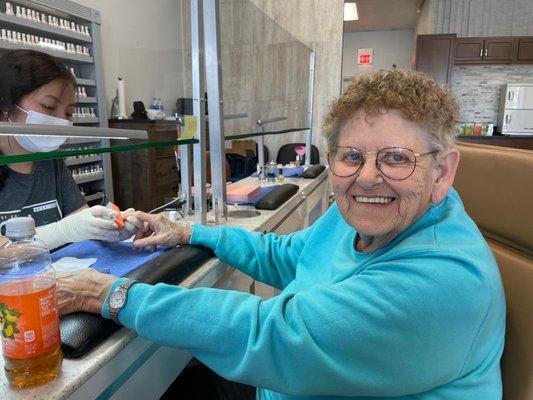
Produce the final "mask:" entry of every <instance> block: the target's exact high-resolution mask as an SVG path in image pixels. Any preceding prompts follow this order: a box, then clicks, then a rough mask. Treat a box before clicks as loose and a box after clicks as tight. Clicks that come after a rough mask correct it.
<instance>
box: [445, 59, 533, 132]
mask: <svg viewBox="0 0 533 400" xmlns="http://www.w3.org/2000/svg"><path fill="white" fill-rule="evenodd" d="M511 82H512V83H533V65H490V66H456V67H454V69H453V83H452V90H453V92H454V94H455V96H456V97H457V100H458V102H459V107H460V112H461V117H460V119H461V121H462V122H492V123H496V122H497V120H498V108H499V105H500V89H501V86H502V85H503V84H505V83H511Z"/></svg>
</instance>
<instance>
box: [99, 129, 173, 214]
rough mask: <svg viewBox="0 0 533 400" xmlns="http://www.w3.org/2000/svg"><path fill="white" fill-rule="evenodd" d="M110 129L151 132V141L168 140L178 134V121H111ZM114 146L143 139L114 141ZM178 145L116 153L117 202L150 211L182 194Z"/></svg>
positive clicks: (114, 166)
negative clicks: (178, 165)
mask: <svg viewBox="0 0 533 400" xmlns="http://www.w3.org/2000/svg"><path fill="white" fill-rule="evenodd" d="M109 127H110V128H122V129H139V130H146V131H147V132H148V137H149V139H148V140H149V141H151V142H164V141H171V140H175V139H176V137H177V132H176V123H175V122H167V121H157V122H136V121H118V120H110V121H109ZM113 142H114V143H113V145H114V146H116V145H127V144H134V143H139V142H141V141H139V140H121V141H117V140H114V141H113ZM174 150H175V148H174V147H156V148H149V149H142V150H136V151H124V152H120V153H113V154H112V155H111V162H112V166H113V186H114V194H115V203H117V205H118V206H119V207H120V208H121V209H126V208H129V207H133V208H135V209H136V210H141V211H150V210H152V209H154V208H156V207H158V206H161V205H163V204H164V203H165V202H167V201H168V200H170V199H171V198H172V197H175V196H176V195H177V193H178V185H179V179H180V178H179V171H178V168H177V163H176V157H175V154H174Z"/></svg>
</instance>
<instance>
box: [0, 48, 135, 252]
mask: <svg viewBox="0 0 533 400" xmlns="http://www.w3.org/2000/svg"><path fill="white" fill-rule="evenodd" d="M0 76H1V77H2V78H1V81H0V111H1V119H2V121H3V122H14V123H26V124H41V125H58V126H68V125H72V122H71V119H72V115H73V113H74V107H75V96H74V93H75V87H76V81H75V79H74V77H73V76H72V74H71V73H70V72H69V71H68V70H67V69H66V68H65V66H64V65H63V64H61V63H60V62H59V61H57V60H56V59H54V58H53V57H51V56H49V55H47V54H44V53H41V52H38V51H33V50H13V51H10V52H8V53H6V54H5V55H3V56H2V57H1V58H0ZM65 139H66V138H64V137H53V136H0V152H1V154H3V155H13V154H23V153H36V152H48V151H53V150H57V149H58V148H59V146H61V145H62V144H63V143H64V142H65ZM16 216H31V217H33V219H35V224H36V226H37V227H38V228H37V237H38V238H39V239H41V240H42V241H44V242H45V243H46V244H47V246H48V247H49V248H50V249H54V248H56V247H59V246H61V245H63V244H66V243H70V242H78V241H82V240H87V239H100V240H107V241H119V240H124V239H126V238H127V237H126V236H128V237H130V236H131V235H133V234H134V233H135V232H130V231H128V230H122V231H120V232H119V231H118V230H117V229H116V228H117V226H116V224H115V223H114V221H113V219H114V217H115V212H114V211H112V210H110V209H108V208H106V207H103V206H93V207H88V206H87V204H86V202H85V199H84V197H83V196H82V195H81V193H80V190H79V189H78V186H77V185H76V183H75V182H74V179H73V178H72V174H71V173H70V171H69V170H68V168H67V167H66V166H65V164H64V162H63V160H62V159H53V160H44V161H28V162H21V163H16V164H9V165H1V166H0V223H1V222H3V221H6V220H7V219H9V218H12V217H16ZM132 226H134V225H132V224H129V227H132ZM1 239H5V238H1V237H0V241H1Z"/></svg>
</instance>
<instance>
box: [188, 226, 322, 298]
mask: <svg viewBox="0 0 533 400" xmlns="http://www.w3.org/2000/svg"><path fill="white" fill-rule="evenodd" d="M312 229H313V227H312V226H311V227H309V228H307V229H304V230H302V231H298V232H295V233H292V234H289V235H276V234H274V233H268V234H262V233H258V232H248V231H246V230H245V229H243V228H230V227H226V226H218V227H208V226H205V225H194V227H193V231H192V235H191V240H190V243H191V244H197V245H201V246H205V247H209V248H211V249H213V251H214V252H215V254H216V255H217V257H218V258H220V259H221V260H222V261H223V262H225V263H226V264H229V265H231V266H232V267H234V268H237V269H238V270H240V271H242V272H244V273H245V274H247V275H249V276H251V277H252V278H254V279H256V280H258V281H260V282H264V283H266V284H268V285H270V286H273V287H275V288H278V289H281V288H284V287H285V286H287V285H288V284H289V283H290V282H291V281H292V280H293V279H294V277H295V273H296V265H297V263H298V258H299V257H300V254H301V252H302V249H303V247H304V245H305V242H306V240H307V238H308V237H309V234H310V232H311V230H312Z"/></svg>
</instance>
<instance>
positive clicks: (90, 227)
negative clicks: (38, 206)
mask: <svg viewBox="0 0 533 400" xmlns="http://www.w3.org/2000/svg"><path fill="white" fill-rule="evenodd" d="M114 219H115V212H114V211H113V210H110V209H109V208H106V207H103V206H93V207H91V208H84V209H83V210H81V211H78V212H76V213H74V214H70V215H68V216H66V217H65V218H63V219H62V220H61V221H58V222H54V223H51V224H48V225H44V226H40V227H37V234H36V235H35V236H36V237H37V239H40V240H42V241H43V242H44V243H45V244H46V245H47V246H48V248H49V249H50V250H51V249H55V248H56V247H59V246H61V245H63V244H65V243H72V242H81V241H83V240H89V239H95V240H106V241H118V240H120V237H119V233H118V231H117V225H116V224H115V222H114Z"/></svg>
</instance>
